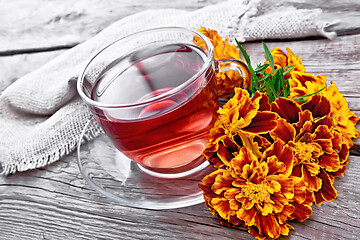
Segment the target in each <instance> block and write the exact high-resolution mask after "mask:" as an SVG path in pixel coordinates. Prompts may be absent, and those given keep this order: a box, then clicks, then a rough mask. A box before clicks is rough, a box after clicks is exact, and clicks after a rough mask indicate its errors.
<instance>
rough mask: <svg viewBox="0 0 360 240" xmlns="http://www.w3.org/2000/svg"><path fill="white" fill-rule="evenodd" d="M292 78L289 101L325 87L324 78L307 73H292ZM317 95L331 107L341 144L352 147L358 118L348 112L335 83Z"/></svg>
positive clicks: (355, 136) (356, 133) (356, 135)
mask: <svg viewBox="0 0 360 240" xmlns="http://www.w3.org/2000/svg"><path fill="white" fill-rule="evenodd" d="M291 76H292V78H290V79H289V84H290V89H291V92H290V96H289V97H290V99H291V98H294V97H298V96H303V95H306V94H311V93H314V92H317V91H319V90H321V89H322V88H324V87H326V76H325V75H320V76H317V77H315V76H313V75H311V74H309V73H300V72H293V73H292V74H291ZM319 95H322V96H325V97H326V98H327V99H328V100H329V102H330V105H331V110H330V111H331V113H330V116H331V119H332V121H334V126H335V128H336V129H337V130H338V131H339V132H340V133H341V134H342V140H343V142H344V143H345V144H346V145H347V146H349V147H352V146H353V142H352V139H353V138H358V137H359V132H358V130H357V129H356V128H355V126H356V124H357V122H358V121H359V120H360V118H357V117H356V115H355V114H354V113H353V112H351V111H350V109H349V107H348V103H347V102H346V99H345V98H344V95H343V94H341V93H340V92H339V90H338V88H337V87H336V85H335V83H333V82H332V83H331V85H330V86H329V87H328V88H327V89H324V90H323V91H321V92H320V93H319Z"/></svg>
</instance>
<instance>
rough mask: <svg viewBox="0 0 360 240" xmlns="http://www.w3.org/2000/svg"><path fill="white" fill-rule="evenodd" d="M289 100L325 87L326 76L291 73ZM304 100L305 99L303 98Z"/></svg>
mask: <svg viewBox="0 0 360 240" xmlns="http://www.w3.org/2000/svg"><path fill="white" fill-rule="evenodd" d="M289 84H290V96H289V97H290V99H291V98H294V97H298V96H304V95H307V94H311V93H314V92H317V91H319V90H320V89H322V88H324V87H325V86H326V76H325V75H319V76H316V77H315V76H313V75H312V74H310V73H301V72H292V73H291V78H290V79H289ZM305 99H306V98H305Z"/></svg>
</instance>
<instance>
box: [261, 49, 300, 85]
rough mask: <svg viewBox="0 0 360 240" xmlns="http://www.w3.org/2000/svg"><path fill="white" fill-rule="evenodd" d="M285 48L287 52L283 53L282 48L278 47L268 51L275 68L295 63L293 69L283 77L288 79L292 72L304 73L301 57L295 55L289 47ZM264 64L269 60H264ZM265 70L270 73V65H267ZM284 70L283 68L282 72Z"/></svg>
mask: <svg viewBox="0 0 360 240" xmlns="http://www.w3.org/2000/svg"><path fill="white" fill-rule="evenodd" d="M286 50H287V52H288V54H286V53H284V52H283V50H281V49H280V48H278V47H277V48H274V49H273V50H271V51H270V52H271V55H272V56H273V58H274V65H275V69H279V68H282V67H286V66H292V65H295V67H294V69H293V70H292V71H290V73H288V74H286V75H285V76H284V77H285V79H289V78H290V77H291V75H292V73H293V72H299V73H304V72H305V67H304V65H303V64H302V60H301V58H300V57H297V56H296V55H295V54H294V53H293V52H292V51H291V50H290V49H289V48H286ZM265 64H269V62H268V61H266V62H265ZM266 71H267V72H269V73H272V69H271V67H270V66H269V67H268V68H267V69H266ZM285 71H286V70H284V72H285Z"/></svg>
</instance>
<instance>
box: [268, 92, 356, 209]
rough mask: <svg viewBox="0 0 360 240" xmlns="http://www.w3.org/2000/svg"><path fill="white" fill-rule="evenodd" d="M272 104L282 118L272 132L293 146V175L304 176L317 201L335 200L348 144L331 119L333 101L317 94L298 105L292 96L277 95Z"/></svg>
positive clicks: (319, 202) (346, 158)
mask: <svg viewBox="0 0 360 240" xmlns="http://www.w3.org/2000/svg"><path fill="white" fill-rule="evenodd" d="M319 106H321V107H319ZM271 107H272V111H274V112H276V113H277V114H279V116H280V117H281V119H279V120H278V125H277V128H276V129H275V130H274V131H273V132H271V133H270V136H271V137H272V138H273V139H274V140H277V139H281V140H282V141H284V142H286V143H287V144H288V146H289V147H290V148H291V149H292V150H293V152H294V155H295V158H294V168H293V173H292V175H294V176H298V177H302V178H304V180H305V182H306V183H307V189H308V190H309V191H310V192H314V194H315V195H314V196H315V203H316V204H317V205H319V204H321V203H323V202H324V201H328V202H329V201H333V200H334V199H335V198H336V197H337V192H336V190H335V188H334V186H333V181H334V176H335V175H338V174H337V172H338V171H341V169H342V168H343V167H344V164H347V161H348V149H349V148H348V147H347V146H346V145H345V144H343V145H341V140H340V139H339V137H340V135H339V132H338V131H336V129H335V128H334V125H333V122H332V120H331V116H330V110H331V105H330V102H329V101H328V99H327V98H325V97H323V96H320V95H314V96H313V97H312V98H311V99H310V100H309V101H308V102H307V103H305V104H303V105H301V106H299V105H298V104H296V103H294V102H293V101H291V100H289V99H285V98H278V99H276V100H275V102H273V103H272V105H271ZM344 158H345V159H344ZM333 174H334V175H333Z"/></svg>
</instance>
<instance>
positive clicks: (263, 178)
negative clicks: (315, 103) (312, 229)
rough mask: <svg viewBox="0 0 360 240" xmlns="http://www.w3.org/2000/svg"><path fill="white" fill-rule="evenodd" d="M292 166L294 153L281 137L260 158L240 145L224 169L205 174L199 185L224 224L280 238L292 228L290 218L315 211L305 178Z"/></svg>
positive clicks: (213, 212)
mask: <svg viewBox="0 0 360 240" xmlns="http://www.w3.org/2000/svg"><path fill="white" fill-rule="evenodd" d="M292 165H293V153H292V151H291V149H290V148H289V147H288V146H286V145H285V143H284V142H282V141H281V140H278V141H276V142H274V144H273V145H272V146H271V147H269V148H268V149H266V150H265V151H264V152H263V153H262V155H261V157H257V156H256V155H255V154H253V152H252V151H251V150H248V149H247V148H245V147H242V148H240V150H239V152H238V154H236V155H235V157H233V158H232V159H231V161H230V162H229V164H228V165H227V166H226V168H224V169H218V170H217V171H215V172H213V173H211V174H210V175H208V176H206V177H205V178H204V179H203V182H202V184H200V188H201V189H202V190H203V194H204V199H205V202H206V204H207V206H208V208H209V209H210V212H211V213H212V214H214V215H217V216H218V217H219V218H220V219H221V221H220V222H221V223H222V224H226V225H232V226H234V225H235V226H236V225H242V226H246V227H247V228H248V232H249V233H251V234H252V235H253V236H254V237H256V238H257V239H265V238H268V239H276V238H278V237H279V236H280V235H288V233H289V230H290V229H293V228H292V226H290V225H289V224H288V223H287V222H286V221H287V220H288V219H292V218H296V217H297V216H299V218H301V219H300V220H304V219H306V218H308V216H309V215H310V214H311V213H312V211H311V207H310V211H309V208H308V207H309V205H310V206H311V203H310V204H308V203H307V202H306V200H307V198H306V185H305V183H304V181H303V179H301V178H299V177H295V176H290V173H291V172H292ZM304 202H306V204H307V205H306V206H305V205H304V206H303V207H301V206H302V203H304ZM293 204H297V205H298V206H297V207H295V206H294V205H293ZM295 209H296V210H297V213H296V214H294V211H295Z"/></svg>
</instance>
